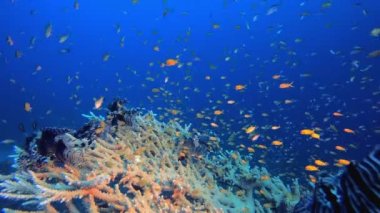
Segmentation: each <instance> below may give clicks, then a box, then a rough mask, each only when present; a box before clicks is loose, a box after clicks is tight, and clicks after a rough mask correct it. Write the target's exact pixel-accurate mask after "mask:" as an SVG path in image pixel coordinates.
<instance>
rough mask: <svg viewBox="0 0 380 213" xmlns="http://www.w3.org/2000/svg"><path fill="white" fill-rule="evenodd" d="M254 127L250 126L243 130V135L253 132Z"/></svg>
mask: <svg viewBox="0 0 380 213" xmlns="http://www.w3.org/2000/svg"><path fill="white" fill-rule="evenodd" d="M255 129H256V127H255V126H250V127H248V128H247V129H245V133H247V134H250V133H251V132H253V131H255Z"/></svg>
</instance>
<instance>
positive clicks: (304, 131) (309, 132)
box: [300, 129, 314, 136]
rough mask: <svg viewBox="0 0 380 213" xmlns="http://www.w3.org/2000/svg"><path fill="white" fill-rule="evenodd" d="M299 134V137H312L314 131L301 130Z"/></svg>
mask: <svg viewBox="0 0 380 213" xmlns="http://www.w3.org/2000/svg"><path fill="white" fill-rule="evenodd" d="M300 134H301V135H310V136H311V135H312V134H314V130H312V129H303V130H301V131H300Z"/></svg>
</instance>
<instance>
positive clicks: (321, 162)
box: [314, 160, 329, 166]
mask: <svg viewBox="0 0 380 213" xmlns="http://www.w3.org/2000/svg"><path fill="white" fill-rule="evenodd" d="M314 164H315V165H317V166H327V165H329V164H328V163H327V162H325V161H322V160H315V161H314Z"/></svg>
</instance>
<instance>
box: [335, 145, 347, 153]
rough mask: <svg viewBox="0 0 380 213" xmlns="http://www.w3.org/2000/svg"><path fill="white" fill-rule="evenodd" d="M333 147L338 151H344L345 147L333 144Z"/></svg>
mask: <svg viewBox="0 0 380 213" xmlns="http://www.w3.org/2000/svg"><path fill="white" fill-rule="evenodd" d="M335 149H336V150H338V151H343V152H345V151H346V148H344V147H343V146H335Z"/></svg>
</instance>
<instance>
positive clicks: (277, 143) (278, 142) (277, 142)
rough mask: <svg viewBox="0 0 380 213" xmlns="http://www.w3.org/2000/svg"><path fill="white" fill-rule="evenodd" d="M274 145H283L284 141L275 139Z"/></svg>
mask: <svg viewBox="0 0 380 213" xmlns="http://www.w3.org/2000/svg"><path fill="white" fill-rule="evenodd" d="M272 145H273V146H281V145H282V142H281V141H278V140H276V141H273V142H272Z"/></svg>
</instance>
